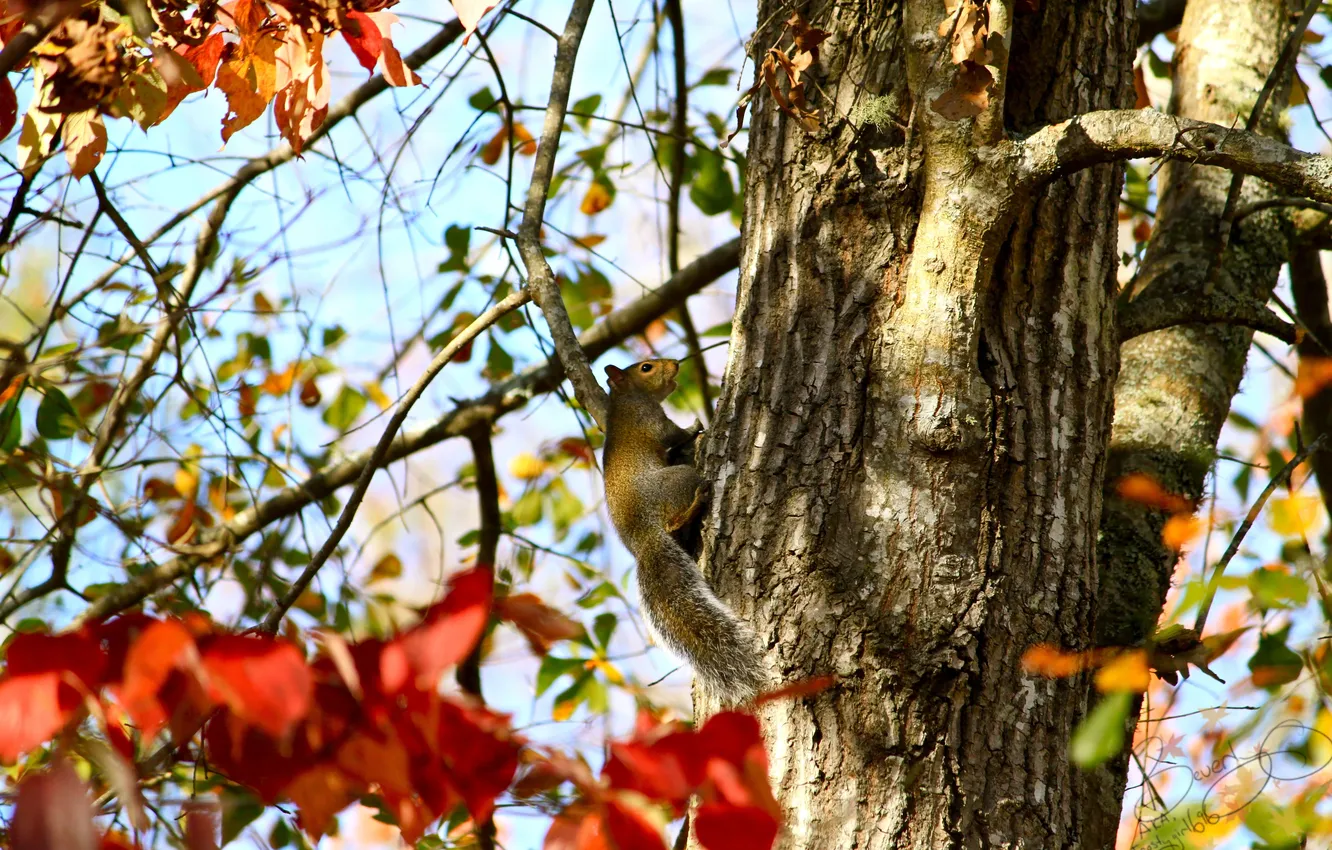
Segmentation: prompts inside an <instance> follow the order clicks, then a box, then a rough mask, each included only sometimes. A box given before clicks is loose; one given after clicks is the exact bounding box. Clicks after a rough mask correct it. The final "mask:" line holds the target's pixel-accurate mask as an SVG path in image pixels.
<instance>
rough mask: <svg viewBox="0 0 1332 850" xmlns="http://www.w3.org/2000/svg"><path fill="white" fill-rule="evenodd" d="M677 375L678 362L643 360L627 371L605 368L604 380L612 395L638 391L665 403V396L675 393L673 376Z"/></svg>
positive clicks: (678, 372) (611, 367)
mask: <svg viewBox="0 0 1332 850" xmlns="http://www.w3.org/2000/svg"><path fill="white" fill-rule="evenodd" d="M678 374H680V361H678V360H643V361H640V362H638V363H635V364H634V365H632V366H630V367H628V368H627V369H621V368H620V367H618V366H607V367H606V378H607V380H608V381H609V382H610V389H611V392H612V393H613V392H615V391H617V390H619V391H626V390H629V391H632V390H638V391H642V392H646V393H648V394H649V395H651V396H652V397H653V398H654V399H656V400H657V401H665V400H666V397H667V396H669V395H670V394H671V393H673V392H675V376H676V375H678Z"/></svg>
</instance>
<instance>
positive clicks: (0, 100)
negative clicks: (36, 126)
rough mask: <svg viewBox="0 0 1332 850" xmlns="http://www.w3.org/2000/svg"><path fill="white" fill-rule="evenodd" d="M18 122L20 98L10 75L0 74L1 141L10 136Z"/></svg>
mask: <svg viewBox="0 0 1332 850" xmlns="http://www.w3.org/2000/svg"><path fill="white" fill-rule="evenodd" d="M16 121H18V98H17V97H16V96H15V95H14V87H13V86H12V85H11V84H10V82H9V75H8V74H0V139H3V138H4V137H5V136H8V135H9V131H10V130H13V129H14V123H15V122H16Z"/></svg>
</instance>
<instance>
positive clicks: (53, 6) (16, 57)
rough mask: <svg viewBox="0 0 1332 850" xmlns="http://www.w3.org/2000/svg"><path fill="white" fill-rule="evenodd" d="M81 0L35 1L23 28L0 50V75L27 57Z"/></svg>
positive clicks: (6, 72) (71, 12) (72, 12)
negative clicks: (60, 0) (59, 0)
mask: <svg viewBox="0 0 1332 850" xmlns="http://www.w3.org/2000/svg"><path fill="white" fill-rule="evenodd" d="M82 5H83V3H82V2H81V0H64V1H63V2H57V3H37V4H35V6H36V8H35V9H34V10H33V13H32V15H31V16H30V17H29V18H28V22H27V23H26V24H24V25H23V29H21V30H19V31H18V32H17V33H15V34H14V37H13V38H11V39H10V40H9V42H8V43H7V44H6V45H5V47H4V49H3V50H0V76H3V75H5V74H8V73H9V72H10V71H12V70H14V69H15V68H16V67H18V64H19V63H20V62H22V61H23V60H24V59H27V58H28V54H29V53H31V52H32V49H33V48H34V47H36V46H37V45H38V44H40V43H41V41H42V39H44V38H46V36H47V35H49V34H50V32H51V30H53V29H55V28H56V26H57V25H58V24H59V23H60V22H61V21H63V20H64V19H65V18H68V17H69V16H70V15H72V14H74V13H75V12H77V11H78V10H79V7H80V6H82Z"/></svg>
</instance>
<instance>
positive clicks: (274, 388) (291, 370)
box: [260, 360, 313, 396]
mask: <svg viewBox="0 0 1332 850" xmlns="http://www.w3.org/2000/svg"><path fill="white" fill-rule="evenodd" d="M299 365H300V363H299V361H296V360H293V361H291V362H290V363H288V364H287V368H285V369H283V370H282V371H281V372H269V373H268V374H267V375H265V376H264V382H263V384H261V385H260V386H261V387H262V388H263V391H264V392H266V393H268V394H269V395H277V396H282V395H286V394H287V393H289V392H291V387H292V384H294V383H295V382H296V368H297V366H299ZM312 380H313V379H312Z"/></svg>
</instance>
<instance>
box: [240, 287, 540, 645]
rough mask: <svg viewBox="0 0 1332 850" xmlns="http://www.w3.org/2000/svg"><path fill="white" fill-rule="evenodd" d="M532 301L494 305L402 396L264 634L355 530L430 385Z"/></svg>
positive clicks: (518, 295) (520, 297)
mask: <svg viewBox="0 0 1332 850" xmlns="http://www.w3.org/2000/svg"><path fill="white" fill-rule="evenodd" d="M528 300H530V296H529V295H528V290H526V289H519V290H515V291H514V292H511V293H510V294H509V295H508V297H506V298H504V299H503V300H502V301H500V302H498V303H496V304H495V305H493V306H492V307H491V308H490V309H489V310H486V311H485V312H484V313H482V314H481V315H480V316H478V317H477V318H476V320H475V321H473V322H472V323H471V324H470V325H468V326H467V327H466V328H463V330H462V331H461V332H459V333H458V335H457V336H455V337H454V338H453V339H451V340H449V343H448V345H446V346H444V347H443V348H441V349H440V350H439V353H438V354H436V355H435V359H434V360H431V361H430V365H429V366H427V367H426V370H425V371H424V372H422V373H421V377H420V378H418V379H417V380H416V383H415V384H413V385H412V388H411V389H410V390H408V391H407V394H406V395H404V396H403V397H402V401H400V402H398V409H397V410H395V411H394V412H393V418H391V419H389V423H388V425H387V426H385V428H384V433H383V434H381V435H380V437H379V442H378V443H376V444H375V448H374V450H373V451H372V452H371V453H370V458H369V462H367V463H366V464H365V467H364V468H363V469H362V470H361V474H360V476H359V477H357V479H356V486H355V487H353V488H352V492H351V495H350V496H348V497H347V504H346V505H344V506H343V508H342V513H341V514H340V515H339V516H338V522H337V524H336V525H335V526H333V531H332V532H330V533H329V535H328V539H326V540H325V541H324V545H323V546H320V547H319V551H318V552H316V553H315V556H314V557H313V558H312V559H310V563H309V564H307V565H306V567H305V569H304V570H303V571H302V572H301V574H300V576H299V577H297V579H296V581H294V582H292V585H291V587H290V588H288V590H287V592H286V593H285V594H284V595H283V597H282V599H281V600H279V601H278V604H277V605H276V607H274V608H273V610H271V611H269V612H268V616H267V617H265V618H264V622H263V624H262V625H260V627H259V630H260V631H261V632H265V633H267V634H270V635H271V634H276V633H277V630H278V626H280V625H281V624H282V618H283V617H284V616H286V613H287V610H288V609H289V608H291V606H292V605H295V604H296V600H297V599H299V598H300V596H301V594H302V593H304V592H305V588H307V587H309V586H310V582H311V580H313V579H314V577H315V573H317V572H319V570H320V569H321V568H322V567H323V566H324V564H325V563H326V562H327V561H328V559H329V556H330V555H332V554H333V552H334V550H336V549H337V548H338V544H339V543H341V542H342V538H343V536H344V535H346V533H347V529H349V528H351V524H352V520H353V519H355V517H356V510H357V508H359V507H360V506H361V500H362V499H364V498H365V492H366V490H368V489H370V480H371V479H372V478H374V477H375V470H377V469H379V468H380V466H382V465H383V464H384V459H385V458H386V457H388V453H389V447H390V446H392V445H393V440H394V438H395V437H397V436H398V429H399V428H401V427H402V423H403V422H404V421H405V420H406V419H407V414H408V413H409V412H410V411H411V409H412V405H414V404H416V401H417V399H419V398H420V397H421V395H422V394H423V393H425V391H426V387H428V386H430V382H431V381H432V380H434V378H435V376H436V375H438V374H439V373H440V370H442V369H443V368H444V367H445V366H447V365H449V363H450V361H452V360H453V356H454V355H455V354H457V353H458V352H459V351H460V350H461V349H462V347H463V346H464V345H467V344H468V343H470V342H471V341H472V340H474V339H476V337H477V336H478V335H479V334H480V333H481V332H482V331H484V330H486V329H487V328H489V327H490V326H491V325H493V324H495V322H497V321H499V320H500V318H502V317H503V316H506V315H508V314H509V313H511V312H513V311H514V310H516V309H518V308H519V307H521V306H522V305H524V304H526V303H527V302H528Z"/></svg>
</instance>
